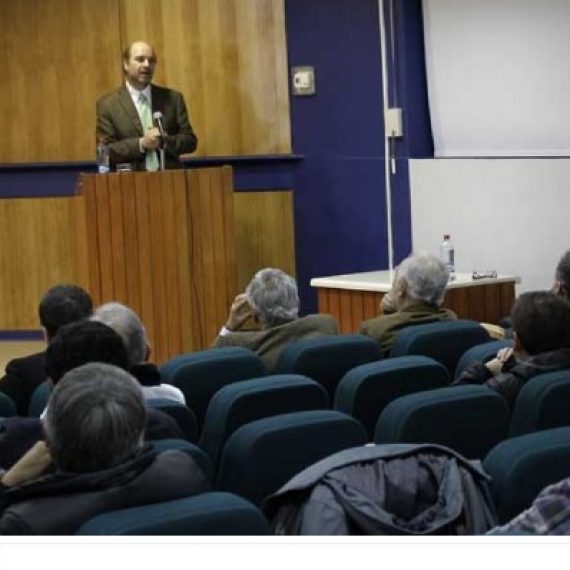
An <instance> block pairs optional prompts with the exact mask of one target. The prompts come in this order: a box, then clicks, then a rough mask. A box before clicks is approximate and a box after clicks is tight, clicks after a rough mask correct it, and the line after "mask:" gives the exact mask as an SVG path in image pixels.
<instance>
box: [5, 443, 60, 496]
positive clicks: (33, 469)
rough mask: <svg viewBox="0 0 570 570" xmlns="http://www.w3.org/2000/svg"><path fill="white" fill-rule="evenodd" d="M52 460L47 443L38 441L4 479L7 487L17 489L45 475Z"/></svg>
mask: <svg viewBox="0 0 570 570" xmlns="http://www.w3.org/2000/svg"><path fill="white" fill-rule="evenodd" d="M51 463H52V459H51V454H50V452H49V449H48V446H47V445H46V442H45V441H38V442H37V443H36V444H35V445H34V446H33V447H32V448H31V449H29V450H28V451H27V452H26V453H25V454H24V455H23V456H22V457H21V458H20V459H19V460H18V462H17V463H15V464H14V465H13V466H12V467H11V468H10V469H9V470H8V471H7V472H6V473H5V474H4V477H2V483H4V485H6V486H7V487H16V486H18V485H21V484H22V483H26V482H27V481H33V480H34V479H37V478H38V477H39V476H40V475H42V474H43V473H45V471H46V470H47V468H48V467H49V466H50V465H51Z"/></svg>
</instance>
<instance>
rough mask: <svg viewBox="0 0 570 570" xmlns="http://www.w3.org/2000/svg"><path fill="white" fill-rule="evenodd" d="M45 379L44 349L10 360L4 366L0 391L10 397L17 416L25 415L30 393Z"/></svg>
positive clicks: (30, 396)
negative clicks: (4, 372)
mask: <svg viewBox="0 0 570 570" xmlns="http://www.w3.org/2000/svg"><path fill="white" fill-rule="evenodd" d="M45 380H47V375H46V353H45V350H44V351H43V352H38V353H37V354H30V355H29V356H24V357H23V358H14V360H10V362H8V364H7V366H6V374H5V375H4V377H3V378H2V380H0V392H3V393H4V394H6V396H9V397H10V398H11V399H12V401H13V402H14V404H15V405H16V412H17V414H18V415H19V416H27V415H28V407H29V405H30V400H31V398H32V394H33V393H34V390H35V389H36V388H37V387H38V386H39V385H40V384H41V383H42V382H44V381H45Z"/></svg>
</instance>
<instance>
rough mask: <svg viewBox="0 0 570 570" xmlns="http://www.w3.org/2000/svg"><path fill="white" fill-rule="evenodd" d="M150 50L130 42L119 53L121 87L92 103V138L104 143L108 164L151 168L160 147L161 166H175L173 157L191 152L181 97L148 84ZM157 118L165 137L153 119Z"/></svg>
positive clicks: (193, 144) (193, 147)
mask: <svg viewBox="0 0 570 570" xmlns="http://www.w3.org/2000/svg"><path fill="white" fill-rule="evenodd" d="M156 62H157V59H156V54H155V51H154V48H153V47H152V46H151V45H149V44H147V43H146V42H135V43H133V44H131V45H130V46H129V47H128V48H127V49H126V50H125V51H124V53H123V73H124V76H125V83H124V85H123V86H122V87H120V88H119V89H117V90H115V91H113V92H112V93H109V94H107V95H105V96H103V97H101V99H99V100H98V101H97V129H96V131H97V133H96V135H97V140H100V139H102V140H103V141H104V142H105V143H106V144H108V145H109V158H110V162H111V164H112V165H114V164H117V163H121V162H128V163H131V164H132V165H133V167H134V168H135V169H136V170H145V169H146V170H157V169H158V164H159V160H158V153H157V151H158V150H159V149H160V148H163V149H164V151H165V165H166V168H181V167H182V164H181V163H180V160H179V158H178V157H179V155H181V154H184V153H190V152H193V151H194V150H196V145H197V144H198V139H197V138H196V135H195V134H194V131H193V130H192V127H191V126H190V121H189V120H188V113H187V111H186V104H185V103H184V98H183V97H182V94H181V93H179V92H178V91H173V90H172V89H166V88H164V87H158V86H157V85H153V84H152V83H151V81H152V76H153V74H154V69H155V67H156ZM157 111H158V112H160V114H161V116H162V124H163V126H164V131H165V133H166V134H165V135H164V136H162V135H161V133H160V130H159V128H158V123H157V120H156V119H154V115H155V113H156V112H157Z"/></svg>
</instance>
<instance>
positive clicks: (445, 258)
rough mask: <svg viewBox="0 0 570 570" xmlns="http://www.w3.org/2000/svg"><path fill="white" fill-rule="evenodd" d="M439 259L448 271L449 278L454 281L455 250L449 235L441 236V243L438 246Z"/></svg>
mask: <svg viewBox="0 0 570 570" xmlns="http://www.w3.org/2000/svg"><path fill="white" fill-rule="evenodd" d="M439 258H440V259H441V261H442V263H444V264H445V265H446V266H447V269H449V278H450V279H455V248H454V247H453V244H452V243H451V238H450V236H449V234H445V235H444V236H443V241H442V242H441V245H440V246H439Z"/></svg>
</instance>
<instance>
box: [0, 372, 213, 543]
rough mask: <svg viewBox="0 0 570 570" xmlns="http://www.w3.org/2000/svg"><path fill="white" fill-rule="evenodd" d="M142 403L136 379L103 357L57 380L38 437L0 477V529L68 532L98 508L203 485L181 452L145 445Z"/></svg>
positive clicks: (148, 500)
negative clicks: (159, 450)
mask: <svg viewBox="0 0 570 570" xmlns="http://www.w3.org/2000/svg"><path fill="white" fill-rule="evenodd" d="M146 414H147V410H146V409H145V404H144V400H143V395H142V391H141V388H140V386H139V385H138V383H137V381H136V380H135V379H134V378H133V377H132V376H130V375H129V374H128V373H127V372H125V371H123V370H121V369H119V368H117V367H115V366H110V365H107V364H99V363H92V364H86V365H84V366H80V367H78V368H75V369H74V370H72V371H70V372H68V373H67V374H66V375H65V376H64V377H63V378H62V379H61V381H60V382H58V383H57V385H56V387H55V389H54V392H53V394H52V397H51V399H50V404H49V408H48V411H47V414H46V417H45V420H44V429H45V442H44V441H40V442H37V443H36V444H35V445H34V447H32V448H31V449H30V451H28V452H27V453H26V455H24V457H22V459H20V461H18V463H16V465H14V466H13V467H12V468H11V469H10V470H9V471H7V472H6V473H5V474H4V475H3V477H2V480H1V482H2V485H1V486H0V517H1V518H0V534H33V535H46V534H73V533H74V532H75V531H76V530H77V529H78V527H79V526H80V525H81V524H82V523H83V522H85V521H87V520H89V519H90V518H92V517H94V516H96V515H97V514H99V513H102V512H106V511H110V510H115V509H118V508H127V507H132V506H137V505H141V504H148V503H154V502H158V501H168V500H173V499H178V498H181V497H185V496H189V495H194V494H197V493H200V492H204V491H207V490H208V484H207V480H206V478H205V476H204V473H203V472H202V471H201V469H200V468H199V467H198V465H197V464H196V463H195V462H194V460H193V459H192V458H191V457H190V456H189V455H188V454H186V453H183V452H180V451H166V452H163V453H160V454H156V453H155V452H154V451H152V450H151V449H150V446H148V447H146V448H145V447H143V436H144V426H145V420H146Z"/></svg>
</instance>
